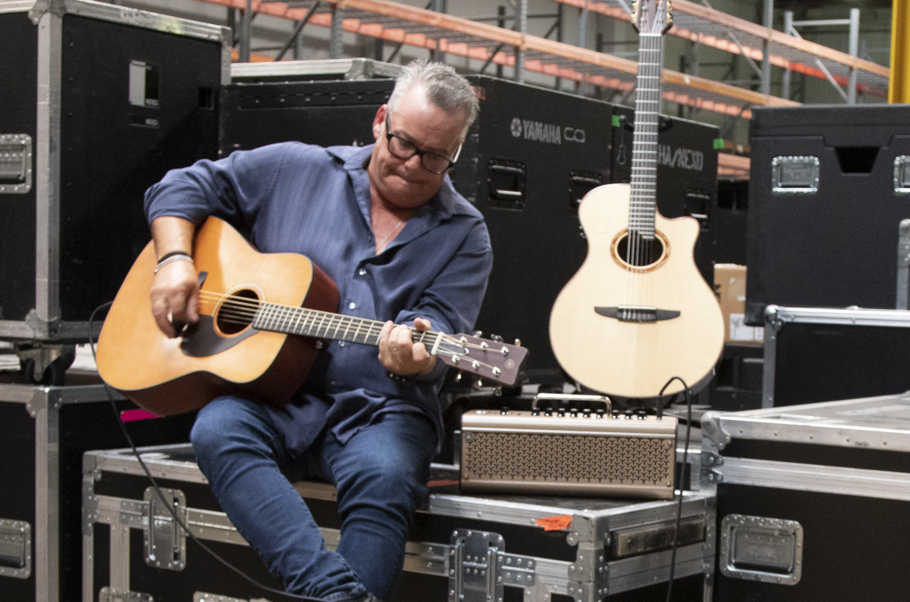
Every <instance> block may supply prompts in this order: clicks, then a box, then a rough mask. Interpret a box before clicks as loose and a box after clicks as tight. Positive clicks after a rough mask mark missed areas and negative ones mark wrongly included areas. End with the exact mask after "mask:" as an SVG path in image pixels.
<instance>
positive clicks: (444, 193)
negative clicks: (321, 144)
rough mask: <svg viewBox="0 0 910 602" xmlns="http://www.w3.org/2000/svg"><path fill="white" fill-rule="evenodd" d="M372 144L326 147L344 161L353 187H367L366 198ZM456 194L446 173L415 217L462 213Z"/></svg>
mask: <svg viewBox="0 0 910 602" xmlns="http://www.w3.org/2000/svg"><path fill="white" fill-rule="evenodd" d="M373 146H374V145H373V144H369V145H367V146H361V147H357V146H330V147H328V148H327V149H326V152H328V153H329V155H331V156H333V157H335V158H337V159H338V160H340V161H341V162H343V163H344V170H345V171H346V172H348V174H349V175H350V177H351V181H352V182H353V183H354V187H355V189H358V188H359V187H360V186H362V185H365V186H366V187H367V198H369V176H368V175H367V169H366V166H367V163H368V162H369V159H370V155H372V153H373ZM458 196H459V195H458V192H456V191H455V188H454V187H453V186H452V181H451V180H450V179H449V176H448V175H446V177H445V178H444V179H443V181H442V186H440V188H439V190H438V191H437V192H436V194H434V195H433V196H432V198H430V200H429V201H428V202H427V203H426V205H424V206H423V207H422V208H421V209H420V210H418V211H417V212H416V213H415V217H418V216H430V215H435V216H436V217H437V218H438V219H440V220H442V219H448V218H449V217H451V216H452V215H454V214H458V213H464V211H463V210H462V209H461V208H460V207H459V203H458V200H457V199H458Z"/></svg>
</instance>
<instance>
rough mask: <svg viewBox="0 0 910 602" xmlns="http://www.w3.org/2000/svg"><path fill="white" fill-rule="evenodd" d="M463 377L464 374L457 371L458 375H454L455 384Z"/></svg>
mask: <svg viewBox="0 0 910 602" xmlns="http://www.w3.org/2000/svg"><path fill="white" fill-rule="evenodd" d="M463 375H464V372H463V371H461V370H459V371H458V374H456V375H455V382H456V383H460V382H461V377H462V376H463Z"/></svg>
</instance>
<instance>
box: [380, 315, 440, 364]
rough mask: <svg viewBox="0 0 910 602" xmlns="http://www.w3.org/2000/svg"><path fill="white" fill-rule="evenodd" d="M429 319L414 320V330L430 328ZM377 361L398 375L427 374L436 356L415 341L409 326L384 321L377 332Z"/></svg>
mask: <svg viewBox="0 0 910 602" xmlns="http://www.w3.org/2000/svg"><path fill="white" fill-rule="evenodd" d="M431 327H432V324H430V321H429V320H425V319H423V318H417V319H415V320H414V330H417V331H419V332H423V331H426V330H430V328H431ZM379 361H380V363H382V365H383V367H384V368H385V369H386V370H388V371H389V372H393V373H395V374H398V375H399V376H405V377H407V376H420V375H424V374H429V373H430V372H432V371H433V368H434V367H435V366H436V356H434V355H430V352H429V351H427V348H426V346H424V344H423V343H419V342H418V343H415V342H414V339H413V332H412V330H411V327H409V326H406V325H404V324H394V323H393V322H386V323H385V325H383V327H382V331H380V333H379Z"/></svg>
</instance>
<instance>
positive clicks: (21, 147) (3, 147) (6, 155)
mask: <svg viewBox="0 0 910 602" xmlns="http://www.w3.org/2000/svg"><path fill="white" fill-rule="evenodd" d="M31 189H32V137H31V136H29V135H28V134H0V193H6V194H25V193H27V192H29V191H30V190H31Z"/></svg>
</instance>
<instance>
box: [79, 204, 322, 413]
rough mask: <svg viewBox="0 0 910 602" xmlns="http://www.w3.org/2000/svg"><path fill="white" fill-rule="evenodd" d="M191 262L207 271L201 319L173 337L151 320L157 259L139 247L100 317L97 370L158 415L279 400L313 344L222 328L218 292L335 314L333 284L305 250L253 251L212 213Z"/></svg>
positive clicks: (150, 249)
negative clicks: (238, 399) (233, 398)
mask: <svg viewBox="0 0 910 602" xmlns="http://www.w3.org/2000/svg"><path fill="white" fill-rule="evenodd" d="M194 264H195V266H196V269H197V270H198V271H199V272H200V273H203V272H204V273H205V280H204V282H203V284H202V300H201V302H200V307H199V313H200V321H199V323H198V324H197V325H194V326H190V327H188V330H187V332H186V334H185V336H183V337H178V338H174V339H170V338H168V337H166V336H165V335H164V334H163V333H162V332H161V331H160V330H159V329H158V327H157V325H156V324H155V321H154V319H153V317H152V310H151V302H150V299H149V290H150V289H151V285H152V280H153V278H154V270H155V266H156V255H155V249H154V243H149V245H148V246H146V248H145V249H144V250H143V251H142V253H141V254H140V256H139V257H138V258H137V259H136V262H135V263H134V264H133V267H132V268H131V269H130V272H129V273H128V274H127V277H126V279H125V280H124V282H123V284H122V285H121V288H120V291H119V292H118V293H117V296H116V298H115V299H114V303H113V305H112V306H111V309H110V311H109V312H108V315H107V318H106V319H105V322H104V327H103V328H102V330H101V335H100V337H99V339H98V350H97V361H98V372H99V374H100V375H101V377H102V378H103V379H104V381H105V382H107V383H108V384H109V385H111V386H112V387H113V388H115V389H117V390H118V391H120V392H121V393H122V394H124V395H125V396H126V397H128V398H129V399H131V400H132V401H134V402H135V403H136V404H137V405H139V406H141V407H142V408H144V409H146V410H148V411H149V412H152V413H154V414H159V415H171V414H178V413H181V412H187V411H190V410H194V409H198V408H200V407H202V406H203V405H205V404H206V403H208V402H209V401H211V400H212V399H214V398H215V397H218V396H219V395H223V394H227V393H239V394H243V395H245V396H247V397H249V398H251V399H254V400H257V401H260V402H262V403H266V404H270V405H280V404H282V403H284V402H286V401H287V400H288V399H289V398H290V397H291V395H292V394H293V393H294V392H295V391H296V390H297V389H298V388H299V387H300V385H301V384H302V383H303V380H304V378H305V377H306V374H307V371H308V370H309V368H310V366H311V365H312V362H313V360H314V358H315V356H316V353H317V349H316V347H315V341H314V340H313V339H311V338H307V337H300V336H294V335H288V334H283V333H280V332H269V331H264V330H263V331H259V330H256V329H254V328H252V326H250V325H249V324H246V325H244V324H242V323H241V324H230V325H228V324H222V323H221V322H220V321H219V319H218V318H217V317H216V316H217V315H218V310H219V303H218V299H219V298H220V297H222V296H223V294H224V293H225V292H227V293H232V292H238V291H244V294H253V295H255V296H257V297H258V299H259V300H265V299H267V300H268V301H270V302H275V303H281V304H284V305H288V306H293V307H300V306H306V307H311V308H313V309H319V310H324V311H335V310H336V309H337V305H338V291H337V288H336V287H335V284H334V283H333V282H332V281H331V279H329V278H328V276H326V275H325V274H324V273H323V272H322V271H321V270H319V268H317V267H316V266H314V265H313V264H312V263H311V262H310V261H309V260H308V259H307V258H306V257H304V256H302V255H297V254H293V253H281V254H263V253H259V252H258V251H256V250H255V249H254V248H253V247H252V246H250V244H249V243H248V242H246V240H245V239H244V238H243V237H242V236H240V234H239V233H237V231H235V230H234V229H233V228H231V227H230V226H229V225H228V224H226V223H225V222H223V221H222V220H219V219H217V218H209V219H208V220H207V221H206V222H205V223H204V224H203V225H202V227H201V228H200V229H199V231H198V233H197V235H196V242H195V250H194ZM207 291H214V292H211V293H210V294H206V293H207ZM228 326H230V328H228Z"/></svg>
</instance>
